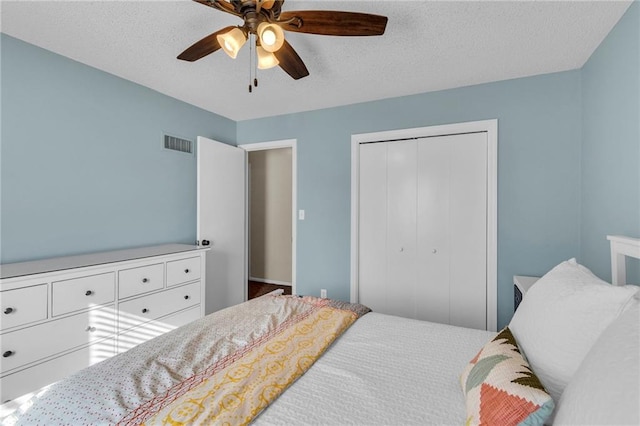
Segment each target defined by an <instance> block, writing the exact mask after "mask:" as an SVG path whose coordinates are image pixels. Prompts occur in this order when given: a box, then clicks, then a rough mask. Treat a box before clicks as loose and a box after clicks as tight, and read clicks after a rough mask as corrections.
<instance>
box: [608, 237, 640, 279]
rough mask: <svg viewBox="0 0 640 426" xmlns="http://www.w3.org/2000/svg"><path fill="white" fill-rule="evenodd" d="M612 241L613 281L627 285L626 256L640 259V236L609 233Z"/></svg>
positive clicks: (609, 238)
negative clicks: (633, 236)
mask: <svg viewBox="0 0 640 426" xmlns="http://www.w3.org/2000/svg"><path fill="white" fill-rule="evenodd" d="M607 240H609V241H610V243H611V283H612V284H613V285H625V284H626V283H627V265H626V258H627V256H629V257H634V258H636V259H640V238H631V237H621V236H619V235H607Z"/></svg>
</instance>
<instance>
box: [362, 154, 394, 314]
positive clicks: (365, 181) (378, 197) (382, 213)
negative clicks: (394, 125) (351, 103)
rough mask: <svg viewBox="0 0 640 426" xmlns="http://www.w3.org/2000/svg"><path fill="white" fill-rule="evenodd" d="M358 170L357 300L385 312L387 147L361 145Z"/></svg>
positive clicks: (377, 310)
mask: <svg viewBox="0 0 640 426" xmlns="http://www.w3.org/2000/svg"><path fill="white" fill-rule="evenodd" d="M359 149H360V167H359V169H360V173H359V194H360V195H359V198H360V200H359V203H360V205H359V212H360V213H359V230H358V234H359V248H358V253H359V259H358V265H359V266H358V271H359V276H358V299H359V301H360V303H362V304H363V305H366V306H368V307H369V308H371V309H373V310H374V311H376V312H382V313H385V312H387V310H386V306H385V300H386V294H387V261H386V259H387V233H386V227H387V146H386V144H384V143H370V144H362V145H360V147H359Z"/></svg>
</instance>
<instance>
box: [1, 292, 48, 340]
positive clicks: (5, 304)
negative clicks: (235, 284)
mask: <svg viewBox="0 0 640 426" xmlns="http://www.w3.org/2000/svg"><path fill="white" fill-rule="evenodd" d="M0 299H1V301H0V304H1V305H2V313H0V329H2V330H5V329H7V328H11V327H17V326H19V325H23V324H28V323H30V322H34V321H40V320H44V319H47V285H46V284H40V285H34V286H31V287H24V288H18V289H15V290H7V291H3V292H0Z"/></svg>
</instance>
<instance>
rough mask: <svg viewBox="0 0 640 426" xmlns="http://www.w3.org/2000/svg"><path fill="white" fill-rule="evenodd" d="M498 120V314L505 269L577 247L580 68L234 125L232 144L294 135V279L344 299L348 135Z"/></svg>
mask: <svg viewBox="0 0 640 426" xmlns="http://www.w3.org/2000/svg"><path fill="white" fill-rule="evenodd" d="M492 118H497V119H498V129H499V134H498V322H499V325H504V324H506V323H507V322H508V321H509V320H510V318H511V315H512V313H513V288H512V287H513V284H512V276H513V275H514V274H524V275H540V274H543V273H544V272H546V271H548V270H549V269H550V268H551V267H553V266H554V265H556V264H557V263H559V262H561V261H562V260H566V259H568V258H570V257H574V256H578V255H579V250H580V243H579V242H580V190H579V188H580V139H581V134H580V133H581V95H580V72H579V71H572V72H564V73H557V74H550V75H543V76H537V77H531V78H523V79H517V80H509V81H503V82H499V83H492V84H484V85H478V86H472V87H465V88H461V89H455V90H447V91H441V92H434V93H426V94H420V95H414V96H407V97H401V98H394V99H387V100H382V101H376V102H368V103H363V104H357V105H351V106H346V107H339V108H331V109H325V110H319V111H312V112H304V113H298V114H291V115H284V116H279V117H273V118H265V119H259V120H250V121H242V122H239V123H238V137H237V138H238V143H239V144H243V143H253V142H262V141H269V140H279V139H289V138H296V139H297V140H298V194H297V195H298V208H300V209H305V210H306V218H305V220H304V221H299V222H298V252H297V259H298V260H297V284H298V288H297V290H298V292H299V293H301V294H313V295H319V293H320V288H327V289H328V291H329V295H330V296H331V297H335V298H340V299H345V300H348V299H349V288H350V283H349V281H350V275H349V274H350V272H349V271H350V264H349V258H350V255H349V250H350V209H351V204H350V196H351V193H350V170H351V152H350V149H351V135H352V134H354V133H364V132H374V131H381V130H390V129H400V128H410V127H422V126H429V125H436V124H445V123H455V122H464V121H475V120H484V119H492Z"/></svg>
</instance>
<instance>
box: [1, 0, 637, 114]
mask: <svg viewBox="0 0 640 426" xmlns="http://www.w3.org/2000/svg"><path fill="white" fill-rule="evenodd" d="M629 5H630V1H621V2H616V1H595V2H587V1H548V2H543V1H509V2H493V1H491V2H489V1H462V2H452V1H437V2H436V1H390V0H385V1H382V0H377V1H326V0H315V1H297V0H287V1H286V2H285V5H284V8H283V10H296V9H329V10H349V11H357V12H366V13H375V14H380V15H385V16H388V17H389V22H388V24H387V31H386V33H385V34H384V35H383V36H381V37H332V36H318V35H308V34H300V33H286V38H287V40H288V41H289V43H291V45H292V46H293V47H294V48H295V49H296V51H297V52H298V54H299V55H300V57H301V58H302V59H303V60H304V62H305V63H306V65H307V68H308V69H309V72H310V76H309V77H306V78H303V79H301V80H298V81H295V80H293V79H291V78H290V77H289V76H288V75H287V74H285V73H284V71H282V70H281V69H280V68H274V69H271V70H264V71H261V70H259V71H258V79H259V87H258V88H257V89H256V90H254V92H253V93H251V94H250V93H248V90H247V88H248V84H249V69H250V65H249V49H248V45H245V47H244V48H243V49H242V51H241V52H240V54H239V55H238V58H237V59H236V60H232V59H230V58H229V57H228V56H226V55H225V54H224V53H223V52H222V51H218V52H216V53H214V54H212V55H209V56H207V57H205V58H204V59H201V60H199V61H197V62H194V63H189V62H184V61H179V60H177V59H176V56H177V55H178V54H179V53H180V52H182V51H183V50H184V49H185V48H187V47H188V46H190V45H191V44H192V43H194V42H195V41H197V40H200V39H201V38H203V37H204V36H206V35H208V34H210V33H212V32H214V31H216V30H218V29H220V28H221V27H224V26H228V25H236V24H239V23H240V20H239V19H238V18H235V17H233V16H231V15H228V14H225V13H222V12H219V11H217V10H214V9H212V8H209V7H206V6H203V5H201V4H198V3H195V2H192V1H189V0H184V1H151V0H146V1H95V2H89V1H39V2H32V1H18V2H9V1H2V3H1V13H2V27H1V28H2V32H4V33H6V34H9V35H11V36H13V37H16V38H19V39H21V40H24V41H26V42H29V43H32V44H35V45H37V46H40V47H43V48H45V49H48V50H51V51H53V52H56V53H58V54H61V55H64V56H67V57H69V58H71V59H74V60H76V61H79V62H82V63H84V64H87V65H90V66H92V67H95V68H98V69H101V70H104V71H106V72H109V73H111V74H115V75H117V76H119V77H122V78H125V79H127V80H131V81H133V82H136V83H138V84H141V85H143V86H147V87H149V88H151V89H154V90H156V91H158V92H161V93H164V94H166V95H169V96H172V97H174V98H177V99H180V100H182V101H185V102H188V103H190V104H193V105H196V106H198V107H201V108H203V109H205V110H208V111H212V112H215V113H217V114H220V115H222V116H225V117H228V118H230V119H233V120H237V121H239V120H246V119H252V118H258V117H265V116H272V115H279V114H285V113H292V112H299V111H308V110H313V109H319V108H327V107H333V106H338V105H346V104H353V103H358V102H364V101H370V100H375V99H382V98H389V97H395V96H401V95H409V94H415V93H422V92H428V91H434V90H442V89H448V88H454V87H461V86H468V85H473V84H479V83H485V82H491V81H498V80H505V79H511V78H517V77H524V76H530V75H535V74H544V73H550V72H557V71H564V70H570V69H576V68H580V67H581V66H582V65H583V64H584V63H585V62H586V60H587V59H588V58H589V56H590V55H591V53H592V52H593V51H594V50H595V48H596V47H597V46H598V45H599V44H600V42H601V41H602V40H603V39H604V37H605V36H606V35H607V34H608V32H609V31H610V30H611V28H613V26H614V25H615V24H616V23H617V22H618V20H619V19H620V17H621V16H622V15H623V14H624V12H625V11H626V9H627V7H628V6H629Z"/></svg>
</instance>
